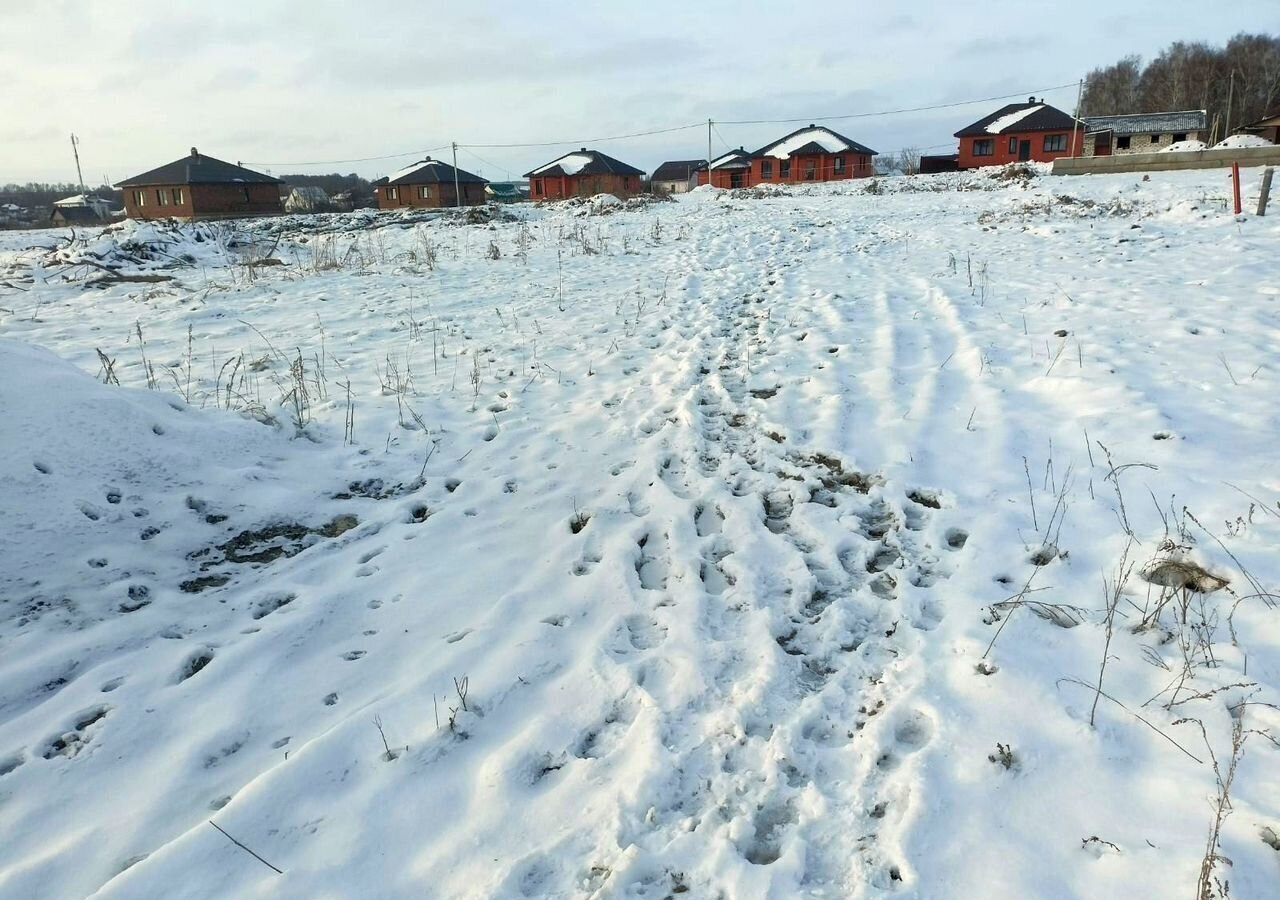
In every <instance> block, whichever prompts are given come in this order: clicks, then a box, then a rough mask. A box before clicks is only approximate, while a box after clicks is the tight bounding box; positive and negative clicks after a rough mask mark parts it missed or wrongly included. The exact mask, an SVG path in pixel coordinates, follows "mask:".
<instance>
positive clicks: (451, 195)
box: [373, 156, 488, 209]
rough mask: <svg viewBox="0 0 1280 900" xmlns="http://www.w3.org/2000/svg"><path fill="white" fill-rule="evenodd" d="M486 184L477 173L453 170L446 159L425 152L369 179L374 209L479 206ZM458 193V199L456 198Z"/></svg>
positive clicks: (482, 200) (483, 200) (481, 203)
mask: <svg viewBox="0 0 1280 900" xmlns="http://www.w3.org/2000/svg"><path fill="white" fill-rule="evenodd" d="M486 184H488V182H487V181H485V179H483V178H481V177H480V176H479V175H473V174H472V173H470V172H467V171H464V170H462V169H457V170H455V169H454V168H453V166H451V165H449V164H448V163H445V162H441V161H440V160H438V159H432V158H431V157H429V156H428V157H427V158H426V159H423V160H419V161H418V162H415V163H410V164H409V165H407V166H405V167H404V168H403V169H401V170H399V171H398V172H392V173H391V174H390V175H388V176H387V177H386V178H379V179H378V180H377V181H375V182H374V183H373V185H374V188H373V193H374V196H375V198H376V199H377V201H378V209H401V208H403V207H415V208H423V209H440V208H442V207H449V206H482V205H483V204H484V202H485V194H484V186H485V185H486ZM455 185H456V190H455ZM459 194H461V197H462V202H461V203H459V202H458V195H459Z"/></svg>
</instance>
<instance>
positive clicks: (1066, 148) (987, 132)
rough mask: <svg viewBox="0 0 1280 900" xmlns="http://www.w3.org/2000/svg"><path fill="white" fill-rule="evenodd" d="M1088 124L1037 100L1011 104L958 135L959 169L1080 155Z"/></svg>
mask: <svg viewBox="0 0 1280 900" xmlns="http://www.w3.org/2000/svg"><path fill="white" fill-rule="evenodd" d="M1085 131H1086V128H1085V125H1084V123H1083V122H1081V121H1080V120H1078V119H1076V118H1074V117H1073V116H1071V115H1068V114H1067V113H1064V112H1063V111H1062V110H1060V109H1057V108H1055V107H1053V106H1050V105H1049V104H1047V103H1045V102H1044V101H1043V100H1037V99H1036V98H1035V97H1029V98H1027V102H1026V103H1010V104H1009V105H1008V106H1002V107H1000V109H997V110H996V111H995V112H993V113H991V114H990V115H987V116H984V117H983V118H981V119H979V120H978V121H976V122H974V123H973V124H972V125H969V126H968V127H966V128H962V129H960V130H959V131H957V132H956V134H955V136H956V137H958V138H959V139H960V153H959V156H958V166H959V168H961V169H976V168H979V167H981V166H1002V165H1005V164H1007V163H1013V162H1052V161H1053V160H1055V159H1058V158H1059V157H1063V156H1079V155H1080V151H1081V149H1082V148H1083V146H1084V135H1085Z"/></svg>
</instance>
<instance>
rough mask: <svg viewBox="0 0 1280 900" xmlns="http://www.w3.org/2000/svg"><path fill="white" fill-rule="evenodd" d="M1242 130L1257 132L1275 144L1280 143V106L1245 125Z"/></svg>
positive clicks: (1249, 132)
mask: <svg viewBox="0 0 1280 900" xmlns="http://www.w3.org/2000/svg"><path fill="white" fill-rule="evenodd" d="M1240 131H1242V132H1244V133H1245V134H1256V135H1257V136H1258V137H1260V138H1262V139H1263V140H1266V141H1270V142H1271V143H1273V144H1280V107H1277V108H1276V109H1273V110H1272V111H1271V112H1270V113H1268V114H1267V115H1265V116H1263V117H1262V118H1261V119H1259V120H1258V121H1256V122H1250V123H1249V124H1248V125H1245V126H1243V127H1242V128H1241V129H1240Z"/></svg>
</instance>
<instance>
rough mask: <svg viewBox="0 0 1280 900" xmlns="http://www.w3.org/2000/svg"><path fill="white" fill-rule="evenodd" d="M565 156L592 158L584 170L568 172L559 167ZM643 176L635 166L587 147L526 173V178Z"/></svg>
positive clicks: (583, 167)
mask: <svg viewBox="0 0 1280 900" xmlns="http://www.w3.org/2000/svg"><path fill="white" fill-rule="evenodd" d="M565 156H589V157H591V161H590V162H588V163H587V164H586V165H584V166H582V168H580V169H576V170H575V171H573V172H566V171H565V170H564V169H562V168H560V166H559V162H560V160H562V159H564V158H565ZM643 174H644V172H642V171H641V170H640V169H637V168H636V167H635V166H629V165H627V164H626V163H624V162H622V161H621V160H617V159H614V158H613V157H612V156H609V155H608V154H607V153H601V152H600V151H599V150H588V149H587V148H586V147H583V148H582V149H581V150H574V151H573V152H572V153H566V154H564V156H558V157H556V158H555V159H553V160H552V161H551V162H550V163H548V164H547V165H545V166H540V167H538V168H537V169H534V170H533V171H532V172H525V173H524V177H525V178H532V177H534V176H535V175H536V176H538V177H541V176H544V175H552V176H556V175H569V176H574V175H643Z"/></svg>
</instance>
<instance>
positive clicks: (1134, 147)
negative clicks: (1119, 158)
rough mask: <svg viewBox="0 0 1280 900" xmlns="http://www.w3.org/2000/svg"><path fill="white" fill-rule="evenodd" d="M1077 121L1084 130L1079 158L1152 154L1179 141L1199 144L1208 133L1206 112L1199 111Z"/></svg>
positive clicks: (1086, 118)
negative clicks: (1082, 145)
mask: <svg viewBox="0 0 1280 900" xmlns="http://www.w3.org/2000/svg"><path fill="white" fill-rule="evenodd" d="M1080 121H1082V122H1084V124H1085V126H1086V129H1087V131H1086V133H1085V136H1084V150H1083V152H1082V153H1081V155H1082V156H1111V155H1113V154H1117V155H1120V154H1125V153H1154V152H1155V151H1157V150H1159V149H1161V148H1162V147H1168V146H1169V145H1170V144H1177V143H1179V142H1180V141H1203V140H1205V138H1207V137H1208V134H1209V113H1208V111H1206V110H1203V109H1188V110H1183V111H1181V112H1161V113H1134V114H1132V115H1125V116H1084V117H1083V118H1082V119H1081V120H1080Z"/></svg>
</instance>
